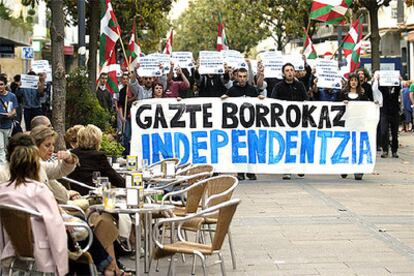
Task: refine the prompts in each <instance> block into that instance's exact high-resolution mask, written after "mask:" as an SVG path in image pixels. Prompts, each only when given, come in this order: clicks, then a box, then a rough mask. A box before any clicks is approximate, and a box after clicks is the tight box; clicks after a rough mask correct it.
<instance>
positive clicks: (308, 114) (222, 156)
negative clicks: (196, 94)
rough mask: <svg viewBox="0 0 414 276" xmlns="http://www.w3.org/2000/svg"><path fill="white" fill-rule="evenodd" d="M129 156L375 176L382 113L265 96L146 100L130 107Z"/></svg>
mask: <svg viewBox="0 0 414 276" xmlns="http://www.w3.org/2000/svg"><path fill="white" fill-rule="evenodd" d="M131 118H133V120H132V122H131V123H132V139H131V153H130V154H131V155H134V156H138V160H139V163H140V162H141V161H142V160H148V162H149V163H150V164H152V163H156V162H158V161H160V160H162V159H165V158H173V157H174V158H178V159H179V160H180V162H181V163H186V162H190V163H193V164H211V165H213V166H214V169H215V172H218V173H235V172H249V173H267V174H268V173H277V174H281V173H306V174H344V173H370V172H372V171H373V169H374V166H375V160H376V129H377V124H378V118H379V107H378V105H376V104H374V103H372V102H350V103H348V104H344V103H335V102H286V101H279V100H274V99H269V98H266V99H264V100H260V99H257V98H250V97H241V98H228V99H226V100H222V99H220V98H201V99H200V98H190V99H184V100H182V101H180V102H177V101H176V99H161V100H160V99H149V100H145V101H139V102H137V103H136V104H135V105H134V106H133V107H132V109H131Z"/></svg>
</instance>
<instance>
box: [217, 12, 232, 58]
mask: <svg viewBox="0 0 414 276" xmlns="http://www.w3.org/2000/svg"><path fill="white" fill-rule="evenodd" d="M216 49H217V51H222V50H228V49H229V44H228V42H227V37H226V31H225V28H224V21H223V20H222V19H221V14H219V23H218V33H217V46H216Z"/></svg>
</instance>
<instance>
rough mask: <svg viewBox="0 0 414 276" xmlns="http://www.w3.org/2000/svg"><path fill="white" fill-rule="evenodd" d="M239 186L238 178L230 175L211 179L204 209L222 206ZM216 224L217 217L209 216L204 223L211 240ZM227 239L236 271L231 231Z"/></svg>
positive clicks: (204, 229) (207, 188)
mask: <svg viewBox="0 0 414 276" xmlns="http://www.w3.org/2000/svg"><path fill="white" fill-rule="evenodd" d="M238 184H239V181H238V180H237V178H236V177H234V176H230V175H223V176H216V177H212V178H210V179H209V180H208V184H207V187H206V194H207V200H206V201H205V202H204V204H203V209H206V208H211V207H213V206H215V205H218V204H221V203H222V202H226V201H228V200H230V199H231V198H232V196H233V192H234V190H235V189H236V187H237V185H238ZM216 223H217V216H216V215H212V216H208V217H206V218H205V220H204V221H203V226H206V227H207V228H205V227H203V231H208V232H210V239H212V232H213V231H214V229H212V227H211V226H214V225H216ZM227 237H228V240H229V247H230V253H231V261H232V264H233V269H236V268H237V266H236V256H235V254H234V246H233V239H232V236H231V231H230V229H229V230H228V232H227Z"/></svg>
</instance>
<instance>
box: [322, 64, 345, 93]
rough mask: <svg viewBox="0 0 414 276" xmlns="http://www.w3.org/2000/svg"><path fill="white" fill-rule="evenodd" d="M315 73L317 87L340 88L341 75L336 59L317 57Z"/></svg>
mask: <svg viewBox="0 0 414 276" xmlns="http://www.w3.org/2000/svg"><path fill="white" fill-rule="evenodd" d="M316 74H317V77H318V87H319V88H335V89H341V88H342V83H341V79H342V77H341V75H340V73H339V69H338V61H336V60H332V59H322V58H319V59H317V61H316Z"/></svg>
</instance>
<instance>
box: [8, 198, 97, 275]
mask: <svg viewBox="0 0 414 276" xmlns="http://www.w3.org/2000/svg"><path fill="white" fill-rule="evenodd" d="M32 217H34V218H38V219H42V214H41V213H39V212H37V211H34V210H31V209H28V208H23V207H19V206H15V205H9V204H0V221H1V225H2V227H3V228H4V229H5V230H6V232H7V235H8V236H9V238H10V241H11V243H12V245H13V248H14V250H15V253H16V256H15V257H13V259H12V261H11V264H10V267H9V276H11V275H13V271H15V270H17V271H24V272H25V275H30V273H31V272H33V271H34V269H35V268H34V264H35V258H34V254H33V235H32V224H31V218H32ZM64 225H65V226H66V227H81V228H85V229H86V230H87V231H88V234H89V235H88V243H87V245H86V246H85V247H84V248H80V247H79V245H78V244H77V245H75V248H76V252H69V255H71V254H76V255H77V256H78V258H79V257H81V256H82V257H83V258H86V259H88V260H89V261H91V262H89V261H88V264H89V269H90V272H91V275H97V273H96V267H95V265H94V264H93V260H92V257H91V256H90V254H89V253H88V252H87V251H88V250H89V248H90V246H91V244H92V241H93V234H92V230H91V229H90V228H89V226H88V225H87V224H86V223H85V224H84V223H73V222H65V223H64ZM16 262H19V263H23V264H27V269H22V268H15V264H16Z"/></svg>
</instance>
